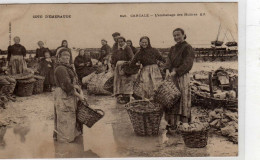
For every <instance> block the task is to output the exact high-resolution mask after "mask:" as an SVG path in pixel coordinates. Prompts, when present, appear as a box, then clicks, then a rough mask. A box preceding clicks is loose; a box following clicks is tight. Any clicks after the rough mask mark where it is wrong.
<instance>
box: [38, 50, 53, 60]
mask: <svg viewBox="0 0 260 160" xmlns="http://www.w3.org/2000/svg"><path fill="white" fill-rule="evenodd" d="M46 51H48V52H50V56H53V54H52V52H51V51H50V50H49V48H44V47H43V48H37V49H36V55H35V58H40V57H43V58H44V57H45V55H44V53H45V52H46Z"/></svg>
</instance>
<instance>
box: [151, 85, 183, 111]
mask: <svg viewBox="0 0 260 160" xmlns="http://www.w3.org/2000/svg"><path fill="white" fill-rule="evenodd" d="M180 97H181V92H180V91H179V89H178V88H177V87H176V85H175V84H174V82H173V81H170V80H164V81H163V82H162V84H161V85H160V86H159V87H158V89H157V90H156V92H155V95H154V101H155V102H157V103H159V104H161V105H163V106H164V107H167V108H171V107H172V106H173V105H174V104H175V103H176V102H177V101H178V100H179V99H180Z"/></svg>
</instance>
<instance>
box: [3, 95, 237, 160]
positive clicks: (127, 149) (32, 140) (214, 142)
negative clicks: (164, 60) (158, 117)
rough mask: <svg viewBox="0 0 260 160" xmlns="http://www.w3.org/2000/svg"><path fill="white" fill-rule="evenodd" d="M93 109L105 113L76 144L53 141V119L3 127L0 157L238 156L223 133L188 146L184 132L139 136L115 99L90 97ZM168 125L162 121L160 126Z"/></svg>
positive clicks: (122, 107) (234, 147)
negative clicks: (201, 144)
mask: <svg viewBox="0 0 260 160" xmlns="http://www.w3.org/2000/svg"><path fill="white" fill-rule="evenodd" d="M89 104H90V105H91V106H92V107H93V108H100V109H103V110H104V111H105V113H106V115H105V116H104V118H102V119H101V120H100V121H99V122H98V123H97V124H95V125H94V126H93V127H92V128H87V127H85V126H84V131H83V132H84V134H83V136H81V137H78V138H77V139H76V140H75V142H74V143H58V142H54V141H53V138H52V136H53V121H50V120H46V121H40V120H39V121H38V122H33V123H31V124H22V125H17V126H15V127H13V128H6V127H1V128H0V158H72V157H73V158H84V157H85V158H95V157H107V158H109V157H138V156H140V157H144V156H171V157H183V156H187V157H190V156H236V155H237V145H234V144H232V143H231V142H228V141H225V138H223V137H221V136H215V135H211V136H210V137H209V143H208V145H207V147H205V148H201V149H192V148H187V147H185V145H184V143H183V140H182V137H181V135H176V136H171V137H169V136H166V134H165V130H161V133H160V135H159V136H155V137H140V136H136V135H135V133H134V131H133V129H132V125H131V122H130V119H129V116H128V114H127V112H126V110H125V109H124V106H123V105H118V104H116V102H115V100H114V98H112V97H109V96H99V97H94V96H93V97H91V98H89ZM165 125H166V123H165V121H164V120H162V123H161V128H164V127H165Z"/></svg>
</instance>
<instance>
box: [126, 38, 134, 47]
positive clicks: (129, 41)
mask: <svg viewBox="0 0 260 160" xmlns="http://www.w3.org/2000/svg"><path fill="white" fill-rule="evenodd" d="M126 42H131V45H130V47H132V46H133V42H132V41H131V40H130V39H128V40H127V41H126Z"/></svg>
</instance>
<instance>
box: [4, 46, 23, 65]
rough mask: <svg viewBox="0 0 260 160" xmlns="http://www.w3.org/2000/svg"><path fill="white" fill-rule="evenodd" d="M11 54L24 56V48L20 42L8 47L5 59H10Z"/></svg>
mask: <svg viewBox="0 0 260 160" xmlns="http://www.w3.org/2000/svg"><path fill="white" fill-rule="evenodd" d="M12 55H21V56H24V57H25V56H26V49H25V47H24V46H22V45H21V44H14V45H12V46H9V47H8V55H7V61H10V58H11V56H12Z"/></svg>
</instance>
